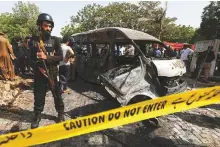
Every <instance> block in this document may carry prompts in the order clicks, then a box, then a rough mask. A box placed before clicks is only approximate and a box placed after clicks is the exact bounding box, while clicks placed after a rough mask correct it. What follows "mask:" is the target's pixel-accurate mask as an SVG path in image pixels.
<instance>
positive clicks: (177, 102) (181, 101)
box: [171, 98, 185, 109]
mask: <svg viewBox="0 0 220 147" xmlns="http://www.w3.org/2000/svg"><path fill="white" fill-rule="evenodd" d="M183 102H185V100H182V98H178V99H176V100H174V101H173V102H172V103H171V104H172V105H174V109H176V104H180V103H183Z"/></svg>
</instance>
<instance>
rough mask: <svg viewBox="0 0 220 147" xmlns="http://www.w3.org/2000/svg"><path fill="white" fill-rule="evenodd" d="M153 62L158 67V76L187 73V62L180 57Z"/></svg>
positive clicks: (173, 75)
mask: <svg viewBox="0 0 220 147" xmlns="http://www.w3.org/2000/svg"><path fill="white" fill-rule="evenodd" d="M152 62H153V63H154V64H155V66H156V68H157V71H158V76H164V77H175V76H182V75H183V74H185V73H186V67H185V64H184V62H183V61H182V60H180V59H172V60H152Z"/></svg>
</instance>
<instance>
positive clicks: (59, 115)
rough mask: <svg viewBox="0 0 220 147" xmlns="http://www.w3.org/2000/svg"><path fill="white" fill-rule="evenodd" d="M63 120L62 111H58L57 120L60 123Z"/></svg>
mask: <svg viewBox="0 0 220 147" xmlns="http://www.w3.org/2000/svg"><path fill="white" fill-rule="evenodd" d="M63 121H65V118H64V113H58V118H57V122H58V123H60V122H63Z"/></svg>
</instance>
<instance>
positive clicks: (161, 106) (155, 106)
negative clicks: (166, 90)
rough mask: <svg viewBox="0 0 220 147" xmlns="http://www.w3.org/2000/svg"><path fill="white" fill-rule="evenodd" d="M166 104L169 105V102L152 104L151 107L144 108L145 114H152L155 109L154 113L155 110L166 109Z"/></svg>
mask: <svg viewBox="0 0 220 147" xmlns="http://www.w3.org/2000/svg"><path fill="white" fill-rule="evenodd" d="M166 103H167V101H166V100H165V101H162V102H159V103H155V104H150V105H145V106H144V107H143V113H146V112H151V111H152V109H153V111H155V110H160V109H164V108H165V105H166Z"/></svg>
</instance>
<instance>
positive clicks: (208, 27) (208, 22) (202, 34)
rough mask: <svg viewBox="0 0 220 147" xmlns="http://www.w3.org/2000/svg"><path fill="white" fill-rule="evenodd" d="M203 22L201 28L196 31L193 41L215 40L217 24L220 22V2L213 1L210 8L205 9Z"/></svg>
mask: <svg viewBox="0 0 220 147" xmlns="http://www.w3.org/2000/svg"><path fill="white" fill-rule="evenodd" d="M201 18H202V22H201V24H200V28H199V29H197V30H196V33H195V35H194V37H193V41H194V42H195V41H199V40H209V39H213V37H214V36H215V33H216V29H217V27H218V24H217V22H218V21H220V2H219V1H211V2H210V3H209V5H208V6H206V7H205V8H204V9H203V13H202V17H201Z"/></svg>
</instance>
